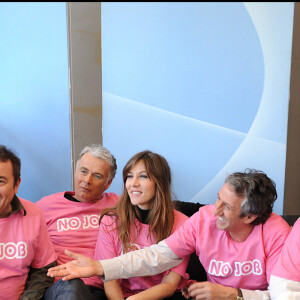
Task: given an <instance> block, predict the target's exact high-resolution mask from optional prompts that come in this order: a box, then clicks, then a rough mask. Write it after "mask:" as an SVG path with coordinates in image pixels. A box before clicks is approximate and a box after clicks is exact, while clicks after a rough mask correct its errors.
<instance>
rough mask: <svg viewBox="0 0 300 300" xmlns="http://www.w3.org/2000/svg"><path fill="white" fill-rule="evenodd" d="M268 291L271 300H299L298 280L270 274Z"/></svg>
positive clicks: (299, 283) (299, 285) (299, 284)
mask: <svg viewBox="0 0 300 300" xmlns="http://www.w3.org/2000/svg"><path fill="white" fill-rule="evenodd" d="M269 289H270V293H271V297H272V300H273V299H274V300H300V282H299V281H294V280H289V279H285V278H281V277H278V276H275V275H271V278H270V285H269Z"/></svg>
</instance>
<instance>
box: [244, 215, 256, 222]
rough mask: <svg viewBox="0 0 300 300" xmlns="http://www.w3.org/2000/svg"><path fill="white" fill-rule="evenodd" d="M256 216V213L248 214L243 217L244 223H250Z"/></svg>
mask: <svg viewBox="0 0 300 300" xmlns="http://www.w3.org/2000/svg"><path fill="white" fill-rule="evenodd" d="M256 218H257V215H248V216H245V217H244V222H245V224H250V223H252V222H253V221H254V220H255V219H256Z"/></svg>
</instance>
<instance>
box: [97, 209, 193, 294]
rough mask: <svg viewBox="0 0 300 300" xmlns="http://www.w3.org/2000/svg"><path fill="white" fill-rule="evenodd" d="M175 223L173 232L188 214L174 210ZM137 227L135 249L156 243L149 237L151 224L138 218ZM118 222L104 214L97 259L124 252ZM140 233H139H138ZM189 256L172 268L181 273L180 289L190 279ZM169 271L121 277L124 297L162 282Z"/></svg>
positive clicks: (134, 230)
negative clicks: (188, 272) (187, 269)
mask: <svg viewBox="0 0 300 300" xmlns="http://www.w3.org/2000/svg"><path fill="white" fill-rule="evenodd" d="M174 217H175V221H174V225H173V229H172V233H173V232H174V231H175V230H177V229H178V228H179V227H180V226H181V225H182V224H183V223H184V221H186V220H187V219H188V217H187V216H185V215H184V214H182V213H181V212H179V211H176V210H174ZM135 225H136V227H134V226H132V230H133V232H134V234H131V236H135V235H137V236H136V239H135V242H134V243H132V245H133V246H134V249H135V250H137V249H143V248H144V247H148V246H151V245H152V244H154V243H155V238H154V237H153V235H151V236H150V237H148V233H149V225H147V224H143V223H140V222H139V221H138V220H137V219H136V220H135ZM116 226H117V224H116V221H115V217H111V216H104V217H103V219H102V221H101V224H100V230H99V236H98V241H97V245H96V249H95V256H94V259H95V260H100V259H108V258H113V257H116V256H120V255H122V254H123V248H122V243H121V241H120V239H119V236H118V231H117V230H115V228H116ZM137 233H138V234H137ZM188 260H189V256H187V257H185V259H184V261H183V262H182V263H181V264H180V265H178V266H177V267H174V268H173V269H171V270H172V271H173V272H175V273H177V274H179V275H181V276H182V277H183V280H181V282H180V284H179V285H178V290H179V289H181V287H183V286H184V285H185V283H186V281H187V279H188V277H189V276H188V274H187V273H186V272H185V271H186V268H187V264H188ZM168 272H169V271H167V272H164V273H161V274H158V275H154V276H143V277H133V278H130V279H121V280H120V286H121V289H122V292H123V295H124V297H129V296H130V295H134V294H137V293H139V292H141V291H144V290H146V289H148V288H150V287H152V286H154V285H157V284H160V283H161V281H162V279H163V277H164V276H165V275H166V274H168Z"/></svg>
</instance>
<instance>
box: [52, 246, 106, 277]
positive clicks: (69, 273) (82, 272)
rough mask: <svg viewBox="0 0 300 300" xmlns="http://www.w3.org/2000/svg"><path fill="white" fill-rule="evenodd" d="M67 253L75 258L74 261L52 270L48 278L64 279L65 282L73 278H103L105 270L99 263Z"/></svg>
mask: <svg viewBox="0 0 300 300" xmlns="http://www.w3.org/2000/svg"><path fill="white" fill-rule="evenodd" d="M65 253H66V254H67V255H68V256H70V257H71V258H73V260H72V261H69V262H68V263H66V264H62V265H59V266H57V267H53V268H50V269H49V270H48V273H47V275H48V276H50V277H62V280H63V281H66V280H70V279H73V278H83V277H91V276H103V268H102V265H101V263H100V262H99V261H95V260H93V259H91V258H89V257H87V256H84V255H81V254H78V253H75V252H71V251H69V250H65Z"/></svg>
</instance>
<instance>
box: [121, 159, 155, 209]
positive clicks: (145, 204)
mask: <svg viewBox="0 0 300 300" xmlns="http://www.w3.org/2000/svg"><path fill="white" fill-rule="evenodd" d="M125 187H126V189H127V192H128V195H129V198H130V201H131V203H132V205H137V206H138V207H139V208H141V209H144V210H146V209H150V207H151V205H152V200H153V198H154V196H155V182H154V181H153V180H152V179H150V177H149V176H148V174H147V171H146V167H145V164H144V163H143V162H142V161H140V162H138V163H137V164H136V165H135V166H134V167H133V168H132V169H131V170H130V171H129V172H128V174H127V179H126V182H125Z"/></svg>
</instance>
